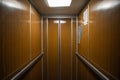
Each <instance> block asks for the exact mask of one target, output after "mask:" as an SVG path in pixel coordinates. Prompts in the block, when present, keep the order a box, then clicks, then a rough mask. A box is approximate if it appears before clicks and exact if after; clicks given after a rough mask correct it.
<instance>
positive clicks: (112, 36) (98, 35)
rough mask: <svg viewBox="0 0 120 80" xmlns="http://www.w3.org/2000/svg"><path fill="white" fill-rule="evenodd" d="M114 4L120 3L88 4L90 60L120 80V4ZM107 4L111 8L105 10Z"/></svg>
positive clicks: (99, 2) (100, 2)
mask: <svg viewBox="0 0 120 80" xmlns="http://www.w3.org/2000/svg"><path fill="white" fill-rule="evenodd" d="M115 3H120V1H117V0H116V1H95V0H94V1H92V2H91V3H90V60H91V62H93V63H94V65H95V66H97V67H99V68H100V69H102V70H103V71H105V73H110V74H112V75H113V76H114V77H116V78H118V79H120V68H119V67H120V62H119V61H120V54H119V53H120V37H119V36H120V24H119V21H120V4H116V5H115ZM108 4H111V6H110V7H108V8H106V9H105V7H104V6H105V5H108ZM101 5H102V6H101ZM97 6H98V8H97ZM110 74H108V75H110Z"/></svg>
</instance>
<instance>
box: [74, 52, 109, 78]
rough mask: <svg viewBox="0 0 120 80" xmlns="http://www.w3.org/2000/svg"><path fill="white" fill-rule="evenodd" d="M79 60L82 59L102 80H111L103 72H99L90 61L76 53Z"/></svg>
mask: <svg viewBox="0 0 120 80" xmlns="http://www.w3.org/2000/svg"><path fill="white" fill-rule="evenodd" d="M76 55H77V57H78V58H80V59H81V60H82V61H83V62H84V63H85V64H86V65H87V66H88V67H89V68H90V69H91V70H92V71H93V72H94V73H96V74H97V75H98V76H99V77H100V78H101V79H102V80H110V79H109V78H108V77H107V76H105V75H104V74H103V73H102V72H101V71H99V70H98V69H97V68H96V67H95V66H93V65H92V64H91V63H90V62H89V61H88V60H86V59H85V58H84V57H83V56H82V55H80V54H79V53H78V52H76Z"/></svg>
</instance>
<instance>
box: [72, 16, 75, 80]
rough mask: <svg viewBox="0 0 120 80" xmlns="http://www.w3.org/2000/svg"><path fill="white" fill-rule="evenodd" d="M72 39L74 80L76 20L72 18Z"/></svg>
mask: <svg viewBox="0 0 120 80" xmlns="http://www.w3.org/2000/svg"><path fill="white" fill-rule="evenodd" d="M72 23H73V38H72V80H76V55H75V52H76V19H75V18H73V22H72Z"/></svg>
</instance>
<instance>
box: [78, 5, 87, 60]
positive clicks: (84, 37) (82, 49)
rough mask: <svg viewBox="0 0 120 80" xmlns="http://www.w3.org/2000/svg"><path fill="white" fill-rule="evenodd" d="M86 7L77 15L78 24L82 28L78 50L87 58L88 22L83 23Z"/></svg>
mask: <svg viewBox="0 0 120 80" xmlns="http://www.w3.org/2000/svg"><path fill="white" fill-rule="evenodd" d="M86 9H88V6H86V8H85V9H83V11H82V12H81V14H80V15H79V19H78V20H79V23H78V24H79V26H81V28H82V35H81V36H82V37H81V39H80V44H78V52H79V53H80V54H81V55H82V56H84V57H85V58H86V59H88V55H89V54H88V24H86V25H84V19H83V16H84V11H85V10H86Z"/></svg>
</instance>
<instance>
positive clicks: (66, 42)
mask: <svg viewBox="0 0 120 80" xmlns="http://www.w3.org/2000/svg"><path fill="white" fill-rule="evenodd" d="M62 20H63V21H66V23H61V26H60V27H61V39H60V43H61V44H60V50H61V51H60V67H61V80H70V79H71V77H70V76H71V70H72V69H71V60H72V59H71V19H62Z"/></svg>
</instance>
